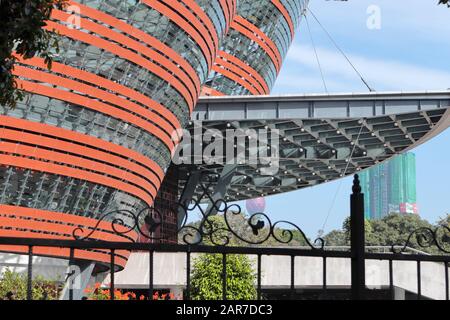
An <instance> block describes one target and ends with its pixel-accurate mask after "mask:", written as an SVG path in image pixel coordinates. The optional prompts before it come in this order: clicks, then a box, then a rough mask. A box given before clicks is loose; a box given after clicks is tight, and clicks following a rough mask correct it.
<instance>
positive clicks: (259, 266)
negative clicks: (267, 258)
mask: <svg viewBox="0 0 450 320" xmlns="http://www.w3.org/2000/svg"><path fill="white" fill-rule="evenodd" d="M257 299H258V300H261V255H260V254H258V288H257Z"/></svg>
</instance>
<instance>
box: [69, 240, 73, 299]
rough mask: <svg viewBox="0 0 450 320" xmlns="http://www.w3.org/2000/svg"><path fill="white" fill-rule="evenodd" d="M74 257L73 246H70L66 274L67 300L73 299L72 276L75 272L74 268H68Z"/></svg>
mask: <svg viewBox="0 0 450 320" xmlns="http://www.w3.org/2000/svg"><path fill="white" fill-rule="evenodd" d="M74 257H75V249H74V248H70V257H69V272H70V273H69V275H68V280H69V281H68V283H69V300H70V301H72V300H73V280H74V279H73V276H74V274H75V271H74V270H70V269H71V267H72V265H73V260H74Z"/></svg>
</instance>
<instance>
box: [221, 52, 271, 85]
mask: <svg viewBox="0 0 450 320" xmlns="http://www.w3.org/2000/svg"><path fill="white" fill-rule="evenodd" d="M219 57H221V58H222V59H226V60H227V61H229V62H231V63H233V64H234V65H236V66H237V67H239V68H240V69H242V70H245V71H246V72H247V73H248V74H249V75H251V76H252V77H253V78H254V79H255V80H256V81H257V83H258V84H259V86H261V87H262V92H263V94H269V92H270V89H269V86H268V85H267V82H266V81H265V80H264V78H263V77H262V76H261V75H260V74H259V73H258V72H257V71H256V70H255V69H253V68H252V67H250V66H249V65H248V64H246V63H245V62H243V61H242V60H240V59H238V58H237V57H235V56H233V55H231V54H229V53H227V52H225V51H219ZM246 78H248V77H246Z"/></svg>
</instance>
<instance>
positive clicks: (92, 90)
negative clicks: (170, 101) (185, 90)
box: [13, 65, 174, 139]
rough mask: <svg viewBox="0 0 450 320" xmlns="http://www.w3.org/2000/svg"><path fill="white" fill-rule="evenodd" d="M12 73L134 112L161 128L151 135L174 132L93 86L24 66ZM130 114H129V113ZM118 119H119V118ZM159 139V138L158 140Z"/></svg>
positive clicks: (144, 111) (138, 108) (135, 106)
mask: <svg viewBox="0 0 450 320" xmlns="http://www.w3.org/2000/svg"><path fill="white" fill-rule="evenodd" d="M13 73H14V74H15V75H17V76H21V77H23V78H28V79H32V80H38V81H40V82H43V83H51V84H54V85H58V86H61V87H64V88H67V89H71V90H73V91H76V92H82V93H84V94H86V95H89V96H91V97H94V98H97V99H99V100H102V101H104V102H108V103H110V104H113V105H116V106H118V107H121V108H122V109H125V110H130V111H131V112H134V113H136V114H138V115H140V116H142V117H144V118H145V119H147V120H149V121H151V122H153V123H154V124H158V125H159V126H161V127H162V128H163V129H164V131H162V130H161V129H159V128H158V130H155V132H154V133H153V134H155V135H156V133H159V134H166V135H167V136H168V137H169V138H171V137H172V133H173V132H174V129H173V127H172V126H171V125H170V124H169V123H167V122H166V121H165V120H163V119H162V118H161V117H159V115H157V114H155V113H152V112H150V111H149V110H148V109H145V108H143V107H142V106H140V105H138V104H135V103H133V102H131V101H129V100H127V99H124V98H122V97H117V96H116V95H114V94H112V93H109V92H107V91H104V90H101V89H98V88H96V87H93V86H89V85H86V84H84V83H81V82H78V81H74V80H70V79H67V78H63V77H59V76H57V75H54V74H51V73H48V72H43V71H39V70H36V69H30V68H27V67H24V66H19V65H18V66H15V67H14V71H13ZM131 112H130V113H131ZM106 114H107V115H111V114H110V113H109V112H106ZM119 119H120V118H119ZM160 139H161V138H160Z"/></svg>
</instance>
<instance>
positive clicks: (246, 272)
mask: <svg viewBox="0 0 450 320" xmlns="http://www.w3.org/2000/svg"><path fill="white" fill-rule="evenodd" d="M226 259H227V261H226V262H227V263H226V266H227V267H226V270H227V290H226V292H227V299H228V300H253V299H255V298H256V289H255V284H256V274H255V272H254V270H253V268H252V263H251V261H250V259H249V258H248V257H247V256H245V255H235V254H231V255H227V256H226ZM222 269H223V264H222V255H220V254H202V255H200V256H199V257H197V258H195V259H194V263H193V269H192V270H193V271H192V276H191V279H192V282H191V288H192V289H191V297H192V299H194V300H221V299H222Z"/></svg>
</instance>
